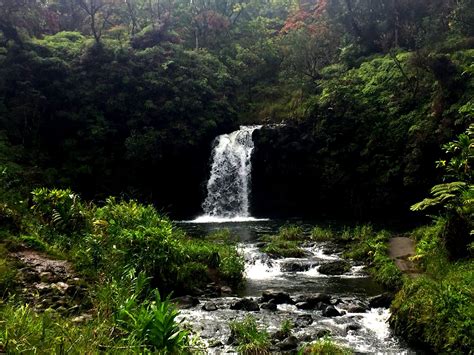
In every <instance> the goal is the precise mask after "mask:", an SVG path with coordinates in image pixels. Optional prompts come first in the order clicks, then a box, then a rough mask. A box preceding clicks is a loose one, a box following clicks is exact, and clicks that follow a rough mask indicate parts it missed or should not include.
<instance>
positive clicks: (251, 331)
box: [229, 316, 270, 355]
mask: <svg viewBox="0 0 474 355" xmlns="http://www.w3.org/2000/svg"><path fill="white" fill-rule="evenodd" d="M229 327H230V330H231V333H232V335H231V337H233V338H234V340H235V343H236V344H237V349H238V351H239V352H240V353H242V354H249V355H250V354H270V350H269V347H270V339H269V335H268V333H267V332H266V331H265V330H262V329H260V328H259V327H258V324H257V321H256V320H255V318H254V317H252V316H247V317H246V318H245V319H244V320H242V321H233V322H231V323H230V324H229Z"/></svg>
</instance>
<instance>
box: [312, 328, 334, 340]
mask: <svg viewBox="0 0 474 355" xmlns="http://www.w3.org/2000/svg"><path fill="white" fill-rule="evenodd" d="M330 335H331V331H330V330H329V329H320V330H318V331H317V332H316V337H317V338H324V337H327V336H330Z"/></svg>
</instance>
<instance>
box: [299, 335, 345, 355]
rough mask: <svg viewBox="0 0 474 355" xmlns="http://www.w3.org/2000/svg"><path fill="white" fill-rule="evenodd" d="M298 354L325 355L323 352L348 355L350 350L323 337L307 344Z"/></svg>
mask: <svg viewBox="0 0 474 355" xmlns="http://www.w3.org/2000/svg"><path fill="white" fill-rule="evenodd" d="M298 354H301V355H303V354H308V355H325V354H334V355H350V354H352V351H350V350H349V349H347V348H345V347H342V346H340V345H337V344H335V343H334V342H333V341H332V340H331V339H330V338H326V337H325V338H323V339H320V340H318V341H317V342H315V343H312V344H310V345H308V346H305V347H303V348H302V349H301V350H300V351H299V352H298Z"/></svg>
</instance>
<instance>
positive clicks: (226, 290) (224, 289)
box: [221, 286, 232, 297]
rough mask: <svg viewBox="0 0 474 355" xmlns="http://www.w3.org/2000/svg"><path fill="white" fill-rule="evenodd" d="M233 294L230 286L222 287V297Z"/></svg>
mask: <svg viewBox="0 0 474 355" xmlns="http://www.w3.org/2000/svg"><path fill="white" fill-rule="evenodd" d="M231 294H232V289H231V288H230V287H229V286H222V287H221V295H222V296H224V297H225V296H230V295H231Z"/></svg>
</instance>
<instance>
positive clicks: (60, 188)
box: [0, 0, 474, 354]
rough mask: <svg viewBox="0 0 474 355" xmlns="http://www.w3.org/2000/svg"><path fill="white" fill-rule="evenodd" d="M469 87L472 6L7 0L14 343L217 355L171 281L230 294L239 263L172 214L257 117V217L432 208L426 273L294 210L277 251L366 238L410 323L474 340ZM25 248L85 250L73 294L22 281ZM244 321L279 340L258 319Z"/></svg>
mask: <svg viewBox="0 0 474 355" xmlns="http://www.w3.org/2000/svg"><path fill="white" fill-rule="evenodd" d="M473 98H474V0H377V1H375V0H192V1H190V0H166V1H164V0H123V1H119V0H0V352H3V351H6V352H8V353H20V352H39V353H66V352H69V351H72V349H74V350H75V351H77V352H78V353H97V352H111V353H114V352H116V351H123V352H124V353H188V352H192V351H194V350H196V349H197V351H202V347H201V344H199V343H194V342H195V341H196V340H195V338H193V337H192V334H191V332H190V331H189V330H188V329H186V328H185V327H183V326H182V325H181V324H179V321H178V318H179V311H177V310H176V309H175V306H174V304H173V303H172V302H171V301H170V297H175V296H181V295H189V294H193V292H195V291H196V290H198V291H196V292H197V293H199V292H202V289H203V288H204V287H206V286H207V285H209V283H212V282H213V283H215V284H217V285H219V287H220V286H224V287H228V286H230V287H231V290H232V291H233V290H234V289H237V288H238V286H239V285H240V283H241V282H242V279H243V277H244V275H243V271H244V261H243V258H242V256H241V255H240V254H239V253H238V249H237V245H236V242H235V240H234V239H233V236H232V235H230V234H229V233H227V232H225V231H224V232H219V233H216V234H214V235H209V236H201V238H194V237H191V236H189V235H187V234H186V233H184V232H183V231H182V230H180V229H179V228H177V227H176V226H175V225H174V224H173V222H172V220H171V219H170V217H168V216H167V214H169V215H170V216H171V217H173V218H191V217H193V216H196V215H198V214H199V213H200V203H201V201H202V200H203V195H204V193H205V191H204V184H205V181H206V179H207V177H208V173H209V156H210V153H211V149H212V142H213V139H214V138H215V137H216V136H217V135H219V134H222V133H227V132H230V131H232V130H235V129H236V128H237V127H238V126H239V125H242V124H263V125H265V126H264V127H263V128H262V129H261V130H258V131H255V133H254V142H255V150H254V154H253V157H252V159H253V160H252V166H253V171H252V193H253V195H252V201H251V202H252V204H251V205H252V206H251V208H252V214H253V215H255V216H265V217H275V216H277V217H288V216H299V217H302V216H304V217H308V216H310V217H315V216H317V217H321V216H323V215H328V216H335V217H342V218H349V219H357V220H375V219H377V218H382V219H383V220H388V219H391V218H392V217H402V220H403V222H407V221H408V219H407V217H408V218H411V217H413V216H416V215H418V216H421V215H423V214H424V213H429V214H430V216H431V217H432V218H433V219H434V221H433V223H432V225H429V226H425V227H420V228H419V229H416V230H415V231H413V232H410V233H408V234H407V235H410V237H411V238H413V239H414V240H415V241H416V255H415V256H414V257H413V261H414V262H416V263H417V265H418V266H419V269H420V270H419V271H420V274H421V276H419V277H416V278H408V277H406V276H404V275H402V273H401V272H400V270H399V269H397V267H396V266H395V265H394V263H393V261H392V260H391V259H390V258H389V256H388V244H387V243H388V240H389V239H390V238H391V237H392V234H390V233H388V232H385V231H377V230H375V229H373V228H372V227H371V226H363V227H357V228H355V229H347V230H343V231H341V230H339V231H334V230H329V229H328V230H326V229H324V228H322V227H315V228H314V229H313V231H312V233H311V235H310V236H308V235H306V234H304V233H302V231H301V230H300V229H299V228H298V227H294V226H289V227H285V228H282V229H281V230H280V232H279V233H278V234H276V235H271V236H266V237H265V238H266V239H265V240H264V244H263V246H262V248H261V251H262V252H264V253H266V254H268V255H271V256H275V257H278V256H292V257H293V256H295V257H297V256H301V255H302V254H303V250H302V248H301V244H302V242H303V241H305V242H308V241H310V242H319V241H327V240H335V241H337V242H338V243H341V244H344V245H345V246H348V245H350V247H348V249H347V250H346V252H345V254H344V255H345V256H346V257H347V258H350V259H353V260H360V261H364V262H366V263H368V264H369V266H370V268H369V270H370V272H371V273H372V274H373V275H374V278H375V279H376V280H377V281H379V282H380V283H381V284H383V285H384V286H386V287H387V288H388V289H390V290H392V291H393V292H396V296H395V299H394V302H393V303H392V307H391V311H392V317H391V319H390V323H391V326H392V328H393V329H394V330H395V332H396V333H397V334H400V335H402V336H403V337H404V338H405V339H407V340H409V341H410V343H415V344H416V345H419V346H422V347H425V348H426V349H428V351H435V352H439V353H469V352H472V349H473V344H472V337H471V336H470V334H472V333H473V327H474V321H473V317H474V313H473V312H474V307H473V304H474V302H473V299H474V294H473V289H472V285H473V279H472V278H473V275H474V273H473V262H472V255H473V250H474V247H473V242H472V240H473V239H472V237H473V233H474V232H473V231H474V222H473V220H474V219H473V211H474V207H473V201H474V198H473V175H472V164H473V160H474V153H473V149H474V143H473V139H474V127H473V126H472V122H473V117H474V99H473ZM109 196H117V197H109ZM89 201H94V202H89ZM410 206H411V210H412V211H410ZM417 211H422V213H418V214H417V213H416V212H417ZM25 250H26V251H35V252H41V253H45V254H48V255H49V257H55V258H58V259H65V260H69V261H70V262H71V265H72V266H73V267H74V269H75V270H76V271H77V273H78V276H80V277H79V278H77V279H78V280H75V279H76V278H75V277H72V276H71V277H70V280H71V283H70V286H68V287H70V289H71V290H75V291H74V292H75V293H73V294H72V295H69V294H68V293H67V292H66V291H64V290H63V291H64V292H63V293H66V294H68V295H69V296H71V298H72V302H73V303H74V305H73V304H65V305H64V306H61V307H58V308H57V309H56V310H54V311H53V310H51V309H50V308H47V309H46V310H44V309H38V303H37V300H31V299H22V298H21V296H19V293H18V292H17V291H18V287H19V283H20V281H21V282H23V281H24V280H23V281H22V280H20V281H19V278H18V275H17V274H18V268H19V266H18V264H17V263H18V255H21V254H18V253H22V252H24V251H25ZM13 255H16V256H15V257H14V256H13ZM42 277H44V278H46V281H48V280H47V278H48V275H43V276H42ZM37 281H38V282H39V281H41V283H42V282H43V281H44V280H43V279H41V280H37ZM49 281H51V280H49ZM49 281H48V282H49ZM68 282H69V279H68ZM60 283H61V282H59V283H57V284H58V285H59V286H56V287H59V288H61V287H65V286H61V285H60ZM66 286H67V285H66ZM59 291H61V290H59ZM69 296H68V297H69ZM25 297H26V296H25ZM56 301H57V300H56ZM177 302H179V300H178V301H177ZM65 306H68V307H69V306H70V307H69V308H67V309H66V307H65ZM84 312H89V313H87V314H88V315H89V316H90V318H87V317H86V318H84V317H83V314H84ZM87 314H86V315H87ZM230 327H231V328H232V329H233V332H234V333H235V335H236V336H237V339H236V340H237V343H238V348H239V349H240V351H241V352H243V353H251V352H252V351H254V352H255V351H261V352H262V353H265V352H268V334H267V332H266V331H264V330H262V329H259V327H257V324H256V323H255V320H254V319H252V318H247V319H246V320H244V321H243V322H233V323H231V324H230ZM283 328H284V329H286V330H287V331H289V328H290V326H289V325H288V324H287V325H282V329H283ZM197 342H198V341H197ZM301 352H302V353H316V354H319V353H325V352H333V353H342V354H344V353H348V352H349V350H348V349H344V348H342V349H341V348H338V347H337V346H336V345H334V344H333V343H331V341H330V340H328V339H323V340H320V341H319V342H317V343H314V344H312V345H310V346H308V347H306V348H304V349H301Z"/></svg>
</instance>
